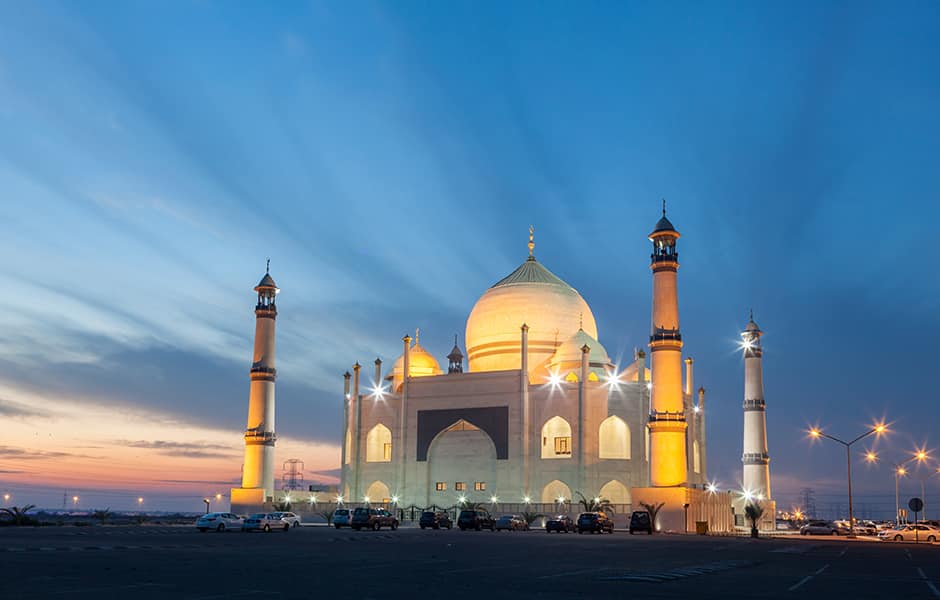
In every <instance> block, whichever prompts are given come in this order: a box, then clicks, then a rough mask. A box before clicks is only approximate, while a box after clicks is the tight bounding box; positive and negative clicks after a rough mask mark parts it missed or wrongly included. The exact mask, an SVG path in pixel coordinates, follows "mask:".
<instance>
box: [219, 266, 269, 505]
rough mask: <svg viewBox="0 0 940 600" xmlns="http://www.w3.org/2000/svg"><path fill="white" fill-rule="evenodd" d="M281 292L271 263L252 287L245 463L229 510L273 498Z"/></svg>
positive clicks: (261, 503) (260, 503)
mask: <svg viewBox="0 0 940 600" xmlns="http://www.w3.org/2000/svg"><path fill="white" fill-rule="evenodd" d="M280 291H281V290H280V289H279V288H278V287H277V284H276V283H274V279H273V278H272V277H271V274H270V261H268V269H266V270H265V273H264V277H263V278H262V279H261V281H260V283H258V285H257V286H255V292H256V293H257V294H258V303H257V305H255V347H254V354H253V357H252V362H251V371H250V373H249V377H250V380H251V385H250V388H249V395H248V422H247V426H246V428H245V435H244V438H245V461H244V463H243V464H242V486H241V487H240V488H234V489H232V495H231V500H232V510H233V511H236V512H238V511H242V512H248V511H247V510H242V507H245V508H248V507H256V508H259V507H261V506H262V505H264V503H265V502H270V501H271V500H272V499H273V497H274V444H275V442H276V441H277V434H276V433H275V430H274V383H275V380H276V379H277V369H276V368H275V366H274V333H275V323H276V320H277V305H276V298H277V295H278V293H279V292H280Z"/></svg>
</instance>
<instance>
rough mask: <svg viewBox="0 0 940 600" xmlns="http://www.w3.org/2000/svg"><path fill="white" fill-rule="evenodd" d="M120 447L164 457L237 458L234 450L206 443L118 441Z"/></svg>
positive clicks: (229, 447) (230, 447)
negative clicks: (153, 451) (141, 450)
mask: <svg viewBox="0 0 940 600" xmlns="http://www.w3.org/2000/svg"><path fill="white" fill-rule="evenodd" d="M117 443H118V444H119V445H121V446H127V447H128V448H148V449H152V450H156V451H157V452H158V453H160V454H162V455H164V456H177V457H180V458H232V457H234V456H237V452H236V448H233V447H232V446H225V445H222V444H212V443H208V442H171V441H166V440H153V441H146V440H136V441H131V440H119V441H118V442H117Z"/></svg>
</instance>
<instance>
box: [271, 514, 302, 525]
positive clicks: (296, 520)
mask: <svg viewBox="0 0 940 600" xmlns="http://www.w3.org/2000/svg"><path fill="white" fill-rule="evenodd" d="M271 516H272V517H274V518H275V519H284V520H285V521H287V522H288V523H290V526H291V527H300V517H299V516H297V515H295V514H294V513H292V512H273V513H271Z"/></svg>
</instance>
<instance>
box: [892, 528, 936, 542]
mask: <svg viewBox="0 0 940 600" xmlns="http://www.w3.org/2000/svg"><path fill="white" fill-rule="evenodd" d="M878 539H880V540H894V541H895V542H916V541H921V542H931V543H932V542H936V541H937V540H940V529H937V528H936V527H931V526H930V525H902V526H901V527H899V528H897V529H888V530H886V531H882V532H881V533H879V534H878Z"/></svg>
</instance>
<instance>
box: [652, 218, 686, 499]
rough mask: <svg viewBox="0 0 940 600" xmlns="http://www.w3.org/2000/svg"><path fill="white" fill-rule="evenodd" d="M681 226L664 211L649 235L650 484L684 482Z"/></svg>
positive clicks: (684, 426)
mask: <svg viewBox="0 0 940 600" xmlns="http://www.w3.org/2000/svg"><path fill="white" fill-rule="evenodd" d="M678 239H679V232H678V231H676V229H675V227H673V226H672V223H671V222H670V221H669V219H667V218H666V201H665V200H663V216H662V218H661V219H660V220H659V221H658V222H657V223H656V226H655V227H654V228H653V231H652V233H650V235H649V240H650V241H651V242H652V243H653V253H652V254H651V255H650V260H651V263H650V269H652V271H653V311H652V312H653V314H652V323H651V327H650V344H649V345H650V363H651V364H650V366H651V370H652V386H651V388H650V416H649V431H650V484H651V485H653V486H654V487H668V486H677V485H682V484H683V483H685V482H686V473H687V471H686V460H687V454H686V427H687V424H686V415H685V399H684V395H683V389H682V334H681V333H679V297H678V292H677V284H676V275H677V272H678V270H679V253H678V252H677V251H676V240H678Z"/></svg>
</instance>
